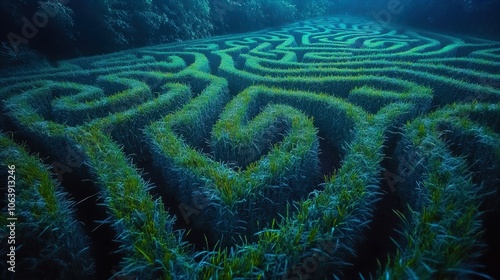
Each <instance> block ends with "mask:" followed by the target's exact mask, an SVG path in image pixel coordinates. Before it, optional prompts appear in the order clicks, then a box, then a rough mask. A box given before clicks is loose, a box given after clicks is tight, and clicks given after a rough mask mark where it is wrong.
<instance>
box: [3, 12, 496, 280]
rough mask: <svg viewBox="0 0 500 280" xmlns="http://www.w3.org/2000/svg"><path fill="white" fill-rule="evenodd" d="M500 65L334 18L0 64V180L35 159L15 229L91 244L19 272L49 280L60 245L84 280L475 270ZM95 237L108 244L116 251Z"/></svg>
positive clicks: (479, 47)
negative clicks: (76, 261)
mask: <svg viewBox="0 0 500 280" xmlns="http://www.w3.org/2000/svg"><path fill="white" fill-rule="evenodd" d="M499 73H500V42H496V41H490V40H483V39H478V38H470V37H453V36H450V35H444V34H437V33H431V32H426V31H420V30H411V29H404V28H397V27H390V26H389V27H381V26H378V25H377V24H376V23H374V22H371V21H369V20H366V19H362V18H355V17H345V16H342V17H329V18H323V19H315V20H310V21H303V22H298V23H294V24H290V25H286V26H283V27H281V28H279V29H272V30H265V31H261V32H254V33H248V34H236V35H228V36H223V37H215V38H210V39H203V40H196V41H189V42H183V43H177V44H170V45H157V46H151V47H145V48H140V49H134V50H127V51H123V52H118V53H113V54H109V55H102V56H95V57H84V58H78V59H73V60H67V61H61V62H59V63H58V66H57V67H48V68H43V69H30V70H28V69H23V70H17V71H11V72H9V73H3V77H2V78H0V84H1V85H2V87H1V89H0V98H1V99H2V100H3V103H2V107H1V110H2V117H1V127H0V128H1V129H2V131H3V132H2V134H1V138H0V143H1V145H2V153H1V154H0V157H1V168H2V169H1V173H2V174H7V172H8V171H7V170H8V166H10V165H16V166H23V165H24V164H27V163H28V162H30V164H31V165H29V168H28V167H26V168H23V169H21V168H19V170H18V173H19V174H17V175H18V176H19V177H20V178H23V177H25V178H26V179H20V180H19V181H18V185H17V186H16V188H17V189H16V194H18V197H17V199H18V200H17V201H18V206H17V208H18V209H17V212H16V215H17V217H18V221H19V222H18V224H19V227H18V231H19V232H25V233H26V232H28V231H30V232H34V233H35V234H34V235H36V236H37V237H36V238H38V240H37V242H39V243H40V244H42V243H44V242H49V244H53V243H54V242H55V241H54V239H53V236H52V235H46V234H43V233H44V232H45V231H46V230H47V229H50V228H53V229H54V230H55V229H57V231H60V232H61V233H60V234H61V235H63V236H64V235H69V234H78V235H81V236H82V237H81V238H80V239H79V240H85V241H81V243H77V244H76V245H75V244H74V243H71V242H75V241H71V240H68V241H67V242H68V244H70V245H71V246H70V245H68V246H62V245H58V244H53V246H49V247H50V248H49V249H44V248H40V247H39V246H37V245H33V244H28V245H26V246H24V247H21V246H18V249H19V250H18V251H19V254H18V266H19V269H20V270H21V271H20V272H19V273H20V274H22V273H25V274H24V275H28V276H29V275H37V274H35V273H43V271H44V267H45V266H46V265H47V263H46V260H45V259H44V257H43V256H45V255H48V256H50V253H48V252H47V250H56V248H57V250H59V251H57V252H58V253H57V254H62V253H60V252H61V251H62V252H63V254H64V255H68V256H71V257H72V259H73V258H77V257H83V255H82V254H90V255H91V259H93V261H92V263H89V264H86V265H85V266H84V267H82V268H79V269H80V270H79V271H81V273H82V274H81V275H82V277H83V275H84V274H92V273H98V275H100V274H99V273H101V274H102V273H103V272H102V270H105V269H110V266H112V265H113V271H112V272H104V274H106V273H114V276H115V277H117V278H118V279H121V278H119V277H123V279H126V277H138V278H139V279H188V278H189V279H194V278H192V277H195V278H196V279H324V278H325V279H333V277H334V276H337V277H347V276H346V275H355V276H358V274H357V273H358V272H360V273H363V274H365V275H368V274H371V275H372V276H373V277H380V278H382V277H383V278H393V279H405V278H408V277H414V276H415V275H417V276H418V277H419V278H422V279H430V278H440V279H444V278H447V279H448V278H449V279H452V278H455V277H461V276H462V275H468V274H477V273H481V271H480V269H479V268H478V267H477V266H474V264H476V265H477V264H478V262H479V261H478V260H480V258H481V257H480V249H481V248H482V247H481V246H483V247H484V245H485V244H486V245H487V243H488V240H485V239H484V238H482V232H483V231H484V230H485V226H484V225H483V222H482V217H481V212H482V211H490V210H493V209H497V210H498V209H499V203H498V201H499V199H498V196H497V195H496V189H497V188H498V186H497V185H498V181H499V179H500V165H499V163H500V148H499V147H500V74H499ZM4 151H5V152H4ZM28 159H29V160H28ZM41 161H43V162H44V163H45V164H46V165H43V164H42V163H40V162H41ZM32 165H33V167H31V166H32ZM42 174H43V175H42ZM48 174H52V178H51V179H49V178H47V176H50V175H48ZM38 176H43V178H44V179H43V180H42V179H41V178H38ZM3 177H7V175H5V176H3ZM28 177H29V179H27V178H28ZM72 178H73V179H72ZM74 178H77V179H74ZM85 188H88V189H90V190H94V191H93V195H91V196H88V197H80V196H81V193H82V192H83V193H85ZM37 189H38V190H37ZM28 190H30V191H29V192H31V194H29V195H27V194H26V195H23V194H22V193H24V192H28ZM42 190H45V192H47V191H48V190H49V192H50V195H49V194H46V193H42ZM18 192H19V193H18ZM33 192H39V193H40V195H41V196H42V197H44V199H43V200H40V202H37V201H38V200H37V199H41V198H37V196H36V195H34V193H33ZM54 192H55V193H56V194H52V193H54ZM65 192H68V193H69V194H70V195H69V196H66V195H62V194H59V193H65ZM90 192H92V191H90ZM87 193H88V192H87ZM47 195H49V196H51V197H52V196H55V197H57V198H58V200H54V199H47ZM4 196H5V199H3V202H2V203H4V201H6V196H7V195H6V194H5V195H4ZM4 196H3V197H4ZM72 196H73V197H72ZM75 198H79V199H80V201H78V199H75ZM82 201H85V203H83V204H80V202H82ZM34 204H37V205H39V206H37V207H38V208H36V207H35V206H34ZM24 205H26V206H24ZM28 205H32V206H28ZM60 205H63V206H60ZM83 205H85V207H83ZM2 206H5V207H7V203H5V205H3V204H2ZM21 207H23V209H20V208H21ZM24 207H26V208H24ZM39 207H42V209H45V208H46V209H50V212H49V213H50V215H55V216H59V215H60V217H64V218H59V219H52V218H46V217H44V216H43V215H45V214H44V213H43V212H42V213H40V208H39ZM87 207H88V208H87ZM89 209H90V210H89ZM99 209H101V210H99ZM103 209H104V210H103ZM47 211H48V210H47ZM54 211H55V212H54ZM57 211H59V212H57ZM85 211H90V212H92V211H103V215H104V216H103V217H104V218H103V219H101V221H100V222H98V223H97V222H93V221H87V222H86V223H84V222H81V220H82V219H84V218H82V215H77V214H76V213H85ZM57 213H60V214H57ZM7 215H8V214H7V211H3V212H2V220H4V221H7ZM47 215H48V214H47ZM101 216H102V215H101ZM384 217H386V218H384ZM387 217H389V218H387ZM61 219H65V221H66V223H67V226H66V227H63V226H61V225H60V223H61ZM28 224H29V226H28ZM77 225H78V226H77ZM96 225H97V228H98V227H101V226H102V227H104V228H109V229H110V230H111V231H112V235H111V236H99V237H96V236H95V235H96V234H95V233H93V232H94V231H95V230H96ZM75 232H76V233H75ZM0 233H1V234H2V236H7V235H8V232H7V229H5V228H4V229H2V230H1V231H0ZM20 236H21V235H20ZM195 236H198V237H200V239H201V243H202V245H199V244H198V245H196V246H193V245H192V244H190V243H200V242H197V241H194V239H196V237H195ZM99 239H101V241H100V242H102V239H104V242H107V243H112V242H117V243H118V244H119V247H117V248H115V249H118V253H116V254H115V255H116V256H118V258H119V260H117V261H116V263H114V264H110V263H107V262H105V261H103V258H102V256H98V253H96V252H102V251H99V249H98V247H99V246H98V245H97V241H96V240H99ZM2 240H3V239H2ZM198 241H199V240H198ZM19 242H21V244H22V243H23V242H25V241H24V240H19ZM384 242H386V243H387V244H385V245H381V246H379V247H378V249H376V250H375V253H373V254H372V255H370V256H369V257H367V256H366V255H367V254H368V253H369V252H368V251H369V250H367V249H366V247H370V246H373V245H370V244H374V243H384ZM40 250H42V251H43V250H45V251H43V252H42V253H40V252H38V251H40ZM110 250H111V249H110ZM111 251H113V250H111ZM54 252H56V251H54ZM92 252H93V253H92ZM52 253H53V252H52ZM108 253H111V252H108ZM87 258H88V257H87ZM28 259H29V261H28ZM72 259H71V260H72ZM365 261H366V262H367V263H369V264H368V265H367V266H363V265H360V263H362V262H365ZM377 262H379V263H381V264H380V265H378V266H377ZM28 265H29V266H30V267H32V268H33V269H32V270H31V272H28V271H24V272H23V271H22V268H23V267H24V268H26V267H28ZM57 265H58V266H59V267H60V268H61V269H60V270H59V271H66V270H65V269H68V267H69V266H70V265H71V264H69V263H65V262H64V261H61V262H58V263H57ZM94 268H95V269H94ZM4 271H5V270H4ZM30 273H31V274H30ZM53 273H55V272H53ZM353 273H354V274H353ZM65 275H66V274H63V273H62V272H61V273H60V274H57V273H55V274H54V275H52V276H51V277H52V278H54V279H56V278H61V277H66V276H65ZM109 276H110V275H108V277H109ZM134 279H135V278H134Z"/></svg>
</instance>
